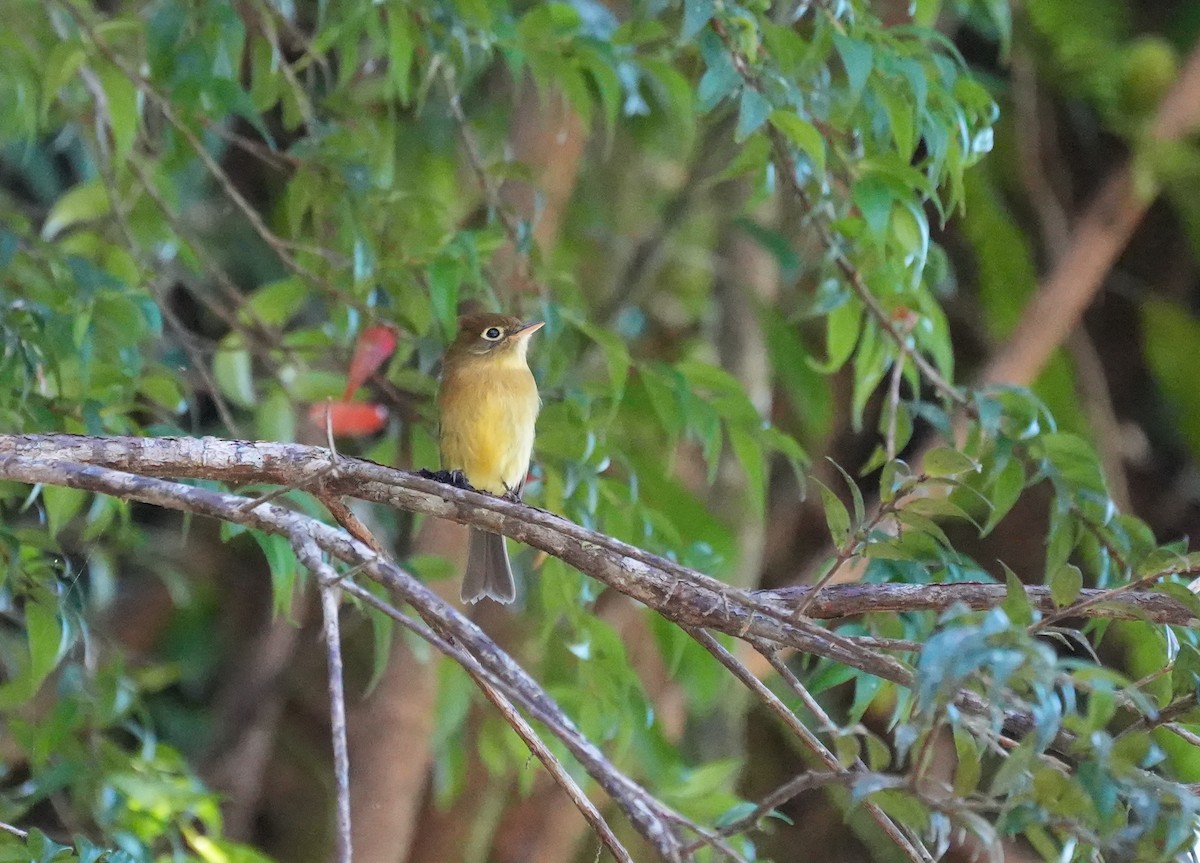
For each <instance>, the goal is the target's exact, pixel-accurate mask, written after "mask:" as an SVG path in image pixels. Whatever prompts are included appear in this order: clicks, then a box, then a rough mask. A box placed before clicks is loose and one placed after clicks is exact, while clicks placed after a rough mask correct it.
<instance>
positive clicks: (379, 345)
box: [342, 324, 398, 401]
mask: <svg viewBox="0 0 1200 863" xmlns="http://www.w3.org/2000/svg"><path fill="white" fill-rule="evenodd" d="M397 341H398V337H397V333H396V328H395V327H394V326H392V325H391V324H372V325H371V326H369V327H367V328H366V329H365V330H363V331H362V333H361V334H360V335H359V337H358V343H357V344H356V345H355V346H354V356H353V357H352V358H351V359H350V371H349V372H347V373H346V392H345V393H344V394H343V395H342V400H343V401H349V400H350V396H352V395H354V393H355V392H357V391H358V388H359V387H361V386H362V385H363V384H364V383H366V381H367V378H369V377H370V376H371V375H373V374H374V373H375V370H376V369H378V368H379V367H380V366H382V365H383V364H384V363H385V362H387V359H388V357H390V356H391V355H392V354H393V353H395V351H396V342H397Z"/></svg>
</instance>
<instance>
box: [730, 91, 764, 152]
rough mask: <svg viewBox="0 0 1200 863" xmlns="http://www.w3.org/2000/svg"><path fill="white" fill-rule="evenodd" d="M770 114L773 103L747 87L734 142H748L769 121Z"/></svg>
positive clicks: (740, 108)
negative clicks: (747, 139)
mask: <svg viewBox="0 0 1200 863" xmlns="http://www.w3.org/2000/svg"><path fill="white" fill-rule="evenodd" d="M770 113H771V103H770V102H768V101H767V99H766V97H765V96H763V94H762V93H760V92H758V91H757V90H755V89H754V88H753V87H746V88H745V89H744V90H743V91H742V101H741V105H740V106H739V108H738V120H737V131H736V132H735V133H734V136H733V138H734V140H735V141H737V142H738V143H739V144H740V143H741V142H742V141H744V140H746V138H748V137H749V136H750V135H751V134H752V133H753V132H755V131H757V130H758V128H759V127H760V126H762V124H763V123H765V122H766V121H767V116H768V115H769V114H770Z"/></svg>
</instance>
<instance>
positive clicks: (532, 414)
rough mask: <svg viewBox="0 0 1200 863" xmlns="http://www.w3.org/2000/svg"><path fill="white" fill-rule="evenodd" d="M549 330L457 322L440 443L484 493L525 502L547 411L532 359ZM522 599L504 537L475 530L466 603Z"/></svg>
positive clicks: (443, 388) (519, 323)
mask: <svg viewBox="0 0 1200 863" xmlns="http://www.w3.org/2000/svg"><path fill="white" fill-rule="evenodd" d="M544 323H545V321H523V320H522V319H521V318H518V317H513V316H511V315H502V314H493V313H486V312H485V313H479V314H471V315H465V316H463V317H461V318H459V320H458V335H457V336H456V337H455V339H454V342H453V343H452V344H451V345H450V347H449V349H448V350H447V351H446V357H445V360H444V361H443V364H442V375H441V382H440V384H439V387H438V397H437V404H438V413H439V418H440V430H439V435H438V444H439V449H440V452H441V459H442V469H443V471H448V472H449V473H450V475H451V476H452V477H456V476H461V477H462V478H464V479H465V480H466V481H467V483H469V484H470V485H471V486H472V487H473V488H475V489H476V490H478V491H486V492H491V493H492V494H496V495H503V496H505V497H508V498H510V499H512V500H518V499H520V496H521V491H522V490H523V488H524V486H525V476H526V474H527V473H528V472H529V461H530V458H531V457H532V455H533V438H534V426H535V424H536V422H537V416H538V411H539V410H540V408H541V397H540V396H539V395H538V389H537V382H536V381H535V380H534V378H533V373H532V372H531V371H530V370H529V363H528V361H527V360H526V354H527V353H528V351H529V337H530V336H532V335H533V334H534V333H535V332H537V331H538V330H539V329H541V328H542V326H543V325H544ZM516 595H517V589H516V583H515V582H514V581H513V574H512V566H511V565H510V564H509V561H508V550H507V549H506V548H505V545H504V537H503V536H500V535H499V534H495V533H491V532H489V531H485V530H481V529H480V528H475V527H473V528H471V529H470V531H469V539H468V547H467V568H466V571H465V573H464V574H463V582H462V591H461V596H462V600H463V602H469V603H474V602H477V601H478V600H479V599H481V598H483V597H485V596H487V597H490V598H491V599H494V600H495V601H496V602H500V603H510V602H512V601H513V600H514V599H516Z"/></svg>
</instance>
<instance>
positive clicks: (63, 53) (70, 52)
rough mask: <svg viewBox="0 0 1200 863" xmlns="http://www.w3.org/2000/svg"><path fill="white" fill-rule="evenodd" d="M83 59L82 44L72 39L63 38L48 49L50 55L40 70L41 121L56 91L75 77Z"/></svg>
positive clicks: (84, 55)
mask: <svg viewBox="0 0 1200 863" xmlns="http://www.w3.org/2000/svg"><path fill="white" fill-rule="evenodd" d="M85 59H87V55H86V54H85V53H84V50H83V46H82V45H81V44H79V43H78V42H75V41H72V40H68V39H64V40H63V41H61V42H59V43H58V44H57V45H55V46H54V47H53V48H51V49H50V55H49V56H48V57H47V58H46V65H45V67H44V68H43V72H42V74H43V81H42V119H43V121H44V120H45V119H46V117H47V115H48V114H49V112H50V105H51V104H52V103H53V102H54V100H55V98H57V96H58V91H59V90H61V89H62V88H63V87H65V86H66V85H67V82H69V81H70V80H71V79H72V78H74V77H75V73H77V72H78V71H79V68H80V67H81V66H82V65H83V61H84V60H85Z"/></svg>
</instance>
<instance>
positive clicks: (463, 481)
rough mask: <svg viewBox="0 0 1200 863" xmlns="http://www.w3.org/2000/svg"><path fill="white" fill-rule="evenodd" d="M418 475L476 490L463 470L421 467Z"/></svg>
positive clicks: (465, 489)
mask: <svg viewBox="0 0 1200 863" xmlns="http://www.w3.org/2000/svg"><path fill="white" fill-rule="evenodd" d="M417 475H418V476H420V477H422V478H424V479H431V480H434V481H435V482H443V483H445V484H446V485H452V486H454V487H455V488H461V489H463V490H464V491H475V487H474V486H472V485H471V484H470V483H469V482H467V476H466V474H464V473H463V472H462V471H461V470H429V469H427V468H421V469H420V470H419V471H417Z"/></svg>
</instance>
